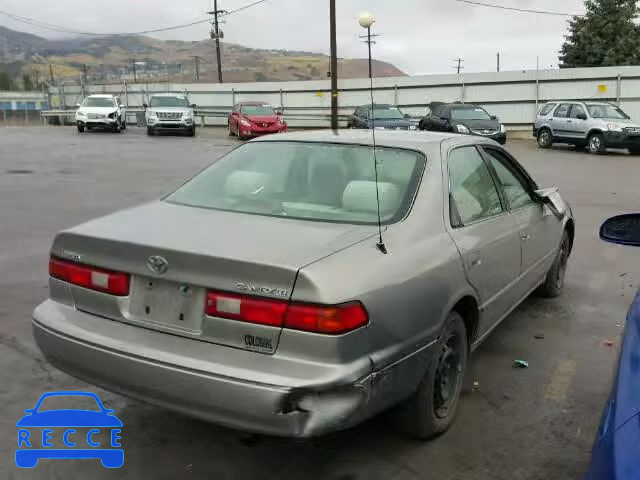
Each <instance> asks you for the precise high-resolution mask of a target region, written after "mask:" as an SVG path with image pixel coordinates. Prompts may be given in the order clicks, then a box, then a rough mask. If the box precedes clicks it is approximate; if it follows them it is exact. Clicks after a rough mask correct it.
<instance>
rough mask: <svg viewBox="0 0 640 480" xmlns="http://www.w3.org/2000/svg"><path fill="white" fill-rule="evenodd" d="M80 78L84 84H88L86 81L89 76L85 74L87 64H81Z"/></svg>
mask: <svg viewBox="0 0 640 480" xmlns="http://www.w3.org/2000/svg"><path fill="white" fill-rule="evenodd" d="M82 77H83V78H82V79H83V81H84V83H85V84H87V83H88V82H87V80H88V78H89V76H88V74H87V64H86V63H83V64H82Z"/></svg>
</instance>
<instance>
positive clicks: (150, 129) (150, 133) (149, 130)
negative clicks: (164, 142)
mask: <svg viewBox="0 0 640 480" xmlns="http://www.w3.org/2000/svg"><path fill="white" fill-rule="evenodd" d="M155 134H156V132H155V131H154V130H153V128H151V127H147V135H148V136H150V137H152V136H154V135H155Z"/></svg>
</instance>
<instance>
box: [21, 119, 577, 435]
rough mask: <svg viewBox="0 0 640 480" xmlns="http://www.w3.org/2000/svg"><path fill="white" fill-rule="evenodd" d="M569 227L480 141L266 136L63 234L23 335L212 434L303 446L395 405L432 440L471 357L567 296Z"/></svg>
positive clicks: (408, 135) (561, 212)
mask: <svg viewBox="0 0 640 480" xmlns="http://www.w3.org/2000/svg"><path fill="white" fill-rule="evenodd" d="M379 227H380V228H379ZM574 230H575V227H574V220H573V217H572V213H571V209H570V208H569V206H568V205H567V204H566V203H565V202H564V201H563V200H562V198H561V196H560V195H559V193H558V191H557V189H544V190H541V189H540V188H539V187H538V186H537V185H536V183H535V181H534V180H533V179H532V178H531V177H530V176H529V175H528V174H527V172H526V171H525V170H524V169H523V168H522V166H521V165H520V164H519V163H518V162H517V161H516V160H515V159H514V158H513V157H512V156H511V155H510V154H509V153H507V152H506V151H505V150H504V149H502V148H501V147H500V146H498V144H496V143H494V142H492V141H491V140H487V139H483V138H479V137H469V136H459V135H454V134H435V133H425V134H421V133H415V132H396V131H389V132H385V131H380V132H377V144H376V147H374V146H373V143H372V133H371V131H366V130H364V131H355V130H353V131H348V132H340V133H333V132H307V133H294V134H283V135H275V136H271V137H265V138H261V139H259V140H255V141H252V142H249V143H246V144H243V145H241V146H239V147H238V148H236V149H235V150H233V151H232V152H231V153H229V154H227V155H226V156H225V157H223V158H222V159H220V160H219V161H217V162H215V163H214V164H213V165H211V166H210V167H209V168H208V169H206V170H204V171H203V172H202V173H200V174H198V175H197V176H196V177H195V178H193V179H192V180H191V181H189V182H188V183H186V184H185V185H183V186H182V187H180V188H179V189H177V190H176V191H175V192H174V193H172V194H170V195H168V196H167V197H165V198H162V199H161V200H158V201H154V202H151V203H149V204H146V205H143V206H140V207H136V208H131V209H128V210H124V211H121V212H118V213H114V214H112V215H109V216H106V217H104V218H100V219H97V220H94V221H91V222H88V223H85V224H83V225H80V226H78V227H75V228H71V229H69V230H65V231H63V232H61V233H59V234H58V235H57V236H56V238H55V241H54V243H53V246H52V248H51V258H50V264H49V273H50V279H49V291H50V298H49V299H48V300H47V301H45V302H44V303H43V304H42V305H40V306H39V307H37V308H36V310H35V312H34V314H33V330H34V335H35V338H36V340H37V343H38V345H39V347H40V349H41V350H42V351H43V353H44V355H45V356H46V358H47V359H48V360H49V361H50V362H51V363H52V364H53V365H55V366H56V367H58V368H59V369H61V370H63V371H65V372H68V373H69V374H70V375H73V376H75V377H78V378H80V379H83V380H86V381H87V382H90V383H92V384H95V385H98V386H100V387H103V388H106V389H108V390H111V391H114V392H118V393H121V394H123V395H126V396H130V397H133V398H136V399H140V400H144V401H147V402H150V403H153V404H156V405H159V406H161V407H165V408H167V409H172V410H175V411H179V412H182V413H185V414H188V415H192V416H195V417H199V418H202V419H205V420H207V421H211V422H214V423H217V424H220V425H225V426H228V427H232V428H236V429H241V430H246V431H252V432H258V433H264V434H271V435H280V436H289V437H312V436H317V435H322V434H325V433H328V432H331V431H335V430H340V429H344V428H348V427H350V426H352V425H354V424H357V423H359V422H362V421H363V420H365V419H367V418H369V417H371V416H373V415H375V414H377V413H379V412H382V411H384V410H387V409H389V408H391V407H397V408H396V409H394V412H396V416H397V419H398V421H399V423H400V424H401V425H402V426H403V427H404V428H405V429H406V431H407V433H408V434H410V435H412V436H414V437H417V438H422V439H427V438H431V437H434V436H435V435H437V434H439V433H442V432H443V431H445V430H446V429H447V428H448V427H449V426H450V425H451V423H452V421H453V418H454V416H455V413H456V410H457V407H458V403H459V398H460V390H461V387H462V382H463V377H464V373H465V370H466V366H467V359H468V355H469V352H470V351H471V350H473V349H474V348H475V347H476V346H478V345H479V344H480V342H482V340H483V339H485V338H486V337H487V335H489V333H490V332H491V331H492V330H493V329H494V328H495V327H496V326H497V325H498V323H500V321H502V320H503V319H504V318H505V317H506V316H507V315H508V314H509V313H510V312H511V311H512V310H513V309H514V308H515V307H516V306H517V305H518V304H519V303H520V302H522V301H523V300H524V299H525V298H526V297H527V296H528V295H529V294H531V293H532V292H534V291H538V292H539V293H540V294H542V295H543V296H547V297H553V296H557V295H559V294H560V293H561V291H562V289H563V285H564V275H565V269H566V266H567V261H568V258H569V255H570V253H571V249H572V246H573V239H574Z"/></svg>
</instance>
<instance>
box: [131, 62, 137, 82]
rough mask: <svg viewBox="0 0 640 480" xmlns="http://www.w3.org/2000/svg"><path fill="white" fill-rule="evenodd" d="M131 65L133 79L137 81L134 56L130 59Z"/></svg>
mask: <svg viewBox="0 0 640 480" xmlns="http://www.w3.org/2000/svg"><path fill="white" fill-rule="evenodd" d="M131 67H132V68H133V81H134V82H137V81H138V74H137V72H136V59H135V58H132V59H131Z"/></svg>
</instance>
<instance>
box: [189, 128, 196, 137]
mask: <svg viewBox="0 0 640 480" xmlns="http://www.w3.org/2000/svg"><path fill="white" fill-rule="evenodd" d="M187 135H188V136H189V137H195V136H196V127H191V128H190V129H189V130H187Z"/></svg>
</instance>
